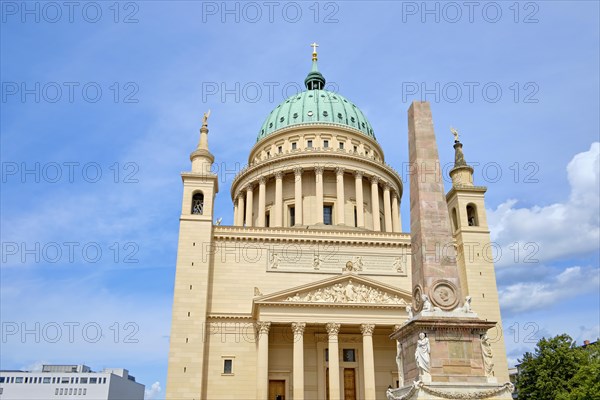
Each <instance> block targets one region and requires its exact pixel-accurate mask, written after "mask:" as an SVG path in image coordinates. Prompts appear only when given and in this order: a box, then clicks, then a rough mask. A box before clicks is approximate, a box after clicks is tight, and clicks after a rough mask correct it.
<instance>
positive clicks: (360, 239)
mask: <svg viewBox="0 0 600 400" xmlns="http://www.w3.org/2000/svg"><path fill="white" fill-rule="evenodd" d="M213 237H214V239H215V240H233V241H250V242H285V243H290V242H329V243H331V242H333V243H338V244H359V245H367V246H379V247H381V246H384V247H385V246H389V247H410V234H408V233H394V232H373V231H364V232H363V231H359V232H357V231H339V230H328V229H300V228H258V227H242V226H215V227H214V231H213Z"/></svg>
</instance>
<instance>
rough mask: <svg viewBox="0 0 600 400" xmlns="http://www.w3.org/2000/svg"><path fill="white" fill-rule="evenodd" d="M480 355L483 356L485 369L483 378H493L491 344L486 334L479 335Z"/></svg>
mask: <svg viewBox="0 0 600 400" xmlns="http://www.w3.org/2000/svg"><path fill="white" fill-rule="evenodd" d="M481 354H482V355H483V368H484V369H485V376H488V377H491V376H493V372H492V370H493V369H494V363H493V362H492V356H493V354H492V344H491V343H490V338H488V335H487V333H484V334H483V335H481Z"/></svg>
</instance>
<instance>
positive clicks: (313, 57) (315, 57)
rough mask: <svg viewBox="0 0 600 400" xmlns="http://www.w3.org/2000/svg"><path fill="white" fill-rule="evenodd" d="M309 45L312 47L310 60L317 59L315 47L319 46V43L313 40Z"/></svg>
mask: <svg viewBox="0 0 600 400" xmlns="http://www.w3.org/2000/svg"><path fill="white" fill-rule="evenodd" d="M310 46H311V47H312V48H313V52H312V60H313V61H317V47H319V45H318V44H317V42H313V43H312V44H311V45H310Z"/></svg>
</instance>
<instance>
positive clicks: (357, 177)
mask: <svg viewBox="0 0 600 400" xmlns="http://www.w3.org/2000/svg"><path fill="white" fill-rule="evenodd" d="M362 179H363V174H362V172H355V173H354V191H355V192H356V225H357V226H358V227H359V228H364V227H365V207H364V204H363V203H364V200H363V181H362Z"/></svg>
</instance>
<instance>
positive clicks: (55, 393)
mask: <svg viewBox="0 0 600 400" xmlns="http://www.w3.org/2000/svg"><path fill="white" fill-rule="evenodd" d="M57 394H58V388H56V389H54V395H55V396H56V395H57Z"/></svg>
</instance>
